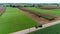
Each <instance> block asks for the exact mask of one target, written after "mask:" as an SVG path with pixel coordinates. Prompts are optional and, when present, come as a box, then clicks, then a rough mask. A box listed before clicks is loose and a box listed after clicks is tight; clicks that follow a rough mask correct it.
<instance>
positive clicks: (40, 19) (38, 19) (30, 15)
mask: <svg viewBox="0 0 60 34" xmlns="http://www.w3.org/2000/svg"><path fill="white" fill-rule="evenodd" d="M18 9H19V10H22V12H23V13H25V14H26V15H27V16H29V17H30V18H32V19H33V20H35V21H36V22H38V23H39V24H47V23H51V22H54V21H57V20H60V18H59V17H57V16H53V15H49V14H46V15H47V16H50V17H54V18H55V20H53V21H48V20H45V19H43V18H41V17H38V16H36V15H34V14H32V13H30V12H28V11H29V10H26V9H24V8H18ZM42 14H44V13H42Z"/></svg>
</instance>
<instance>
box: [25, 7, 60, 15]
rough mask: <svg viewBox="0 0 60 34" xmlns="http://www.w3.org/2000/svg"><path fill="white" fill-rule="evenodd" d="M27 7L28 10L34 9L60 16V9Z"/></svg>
mask: <svg viewBox="0 0 60 34" xmlns="http://www.w3.org/2000/svg"><path fill="white" fill-rule="evenodd" d="M25 9H27V10H33V11H39V12H45V13H48V14H52V15H56V16H60V9H55V10H44V9H40V8H35V7H26V8H25Z"/></svg>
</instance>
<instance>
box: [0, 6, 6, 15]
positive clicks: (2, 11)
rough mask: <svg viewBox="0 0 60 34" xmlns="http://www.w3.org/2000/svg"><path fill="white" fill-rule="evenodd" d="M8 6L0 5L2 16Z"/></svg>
mask: <svg viewBox="0 0 60 34" xmlns="http://www.w3.org/2000/svg"><path fill="white" fill-rule="evenodd" d="M5 10H6V7H0V16H1V15H2V14H3V13H4V12H5Z"/></svg>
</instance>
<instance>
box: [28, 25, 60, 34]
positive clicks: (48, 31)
mask: <svg viewBox="0 0 60 34" xmlns="http://www.w3.org/2000/svg"><path fill="white" fill-rule="evenodd" d="M29 34H60V24H57V25H54V26H50V27H47V28H44V29H41V30H38V31H34V32H31V33H29Z"/></svg>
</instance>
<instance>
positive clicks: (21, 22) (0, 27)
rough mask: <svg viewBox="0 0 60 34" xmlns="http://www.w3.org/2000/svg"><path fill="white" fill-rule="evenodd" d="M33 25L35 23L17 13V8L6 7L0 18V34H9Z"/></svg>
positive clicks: (35, 23)
mask: <svg viewBox="0 0 60 34" xmlns="http://www.w3.org/2000/svg"><path fill="white" fill-rule="evenodd" d="M35 25H37V22H35V21H34V20H32V19H31V18H30V17H28V16H26V15H24V14H23V13H22V12H19V10H18V9H17V8H11V7H7V9H6V11H5V13H4V14H3V15H2V16H0V34H9V33H12V32H16V31H20V30H24V29H27V28H30V27H33V26H35Z"/></svg>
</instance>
